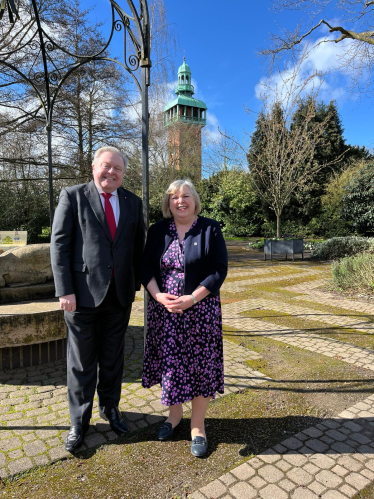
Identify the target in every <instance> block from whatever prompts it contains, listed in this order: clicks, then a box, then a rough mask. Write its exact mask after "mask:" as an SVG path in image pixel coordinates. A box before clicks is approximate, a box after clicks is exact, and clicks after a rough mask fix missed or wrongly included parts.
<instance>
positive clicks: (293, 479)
mask: <svg viewBox="0 0 374 499" xmlns="http://www.w3.org/2000/svg"><path fill="white" fill-rule="evenodd" d="M373 426H374V395H371V396H370V397H368V398H367V399H366V400H365V401H364V402H359V403H357V404H355V405H354V406H353V407H350V408H349V410H346V411H344V412H342V413H341V414H339V415H338V417H337V418H336V419H326V420H324V421H323V423H321V424H317V425H316V426H312V427H310V428H307V429H306V430H303V431H301V432H300V433H297V434H296V435H294V436H293V437H291V438H287V440H284V441H283V442H281V443H280V444H278V445H275V446H274V447H272V448H270V449H267V450H266V451H264V452H262V453H261V454H259V455H257V456H256V457H255V458H252V459H249V460H248V461H247V462H246V463H244V464H242V465H240V466H238V467H236V468H234V469H232V470H231V471H230V472H228V473H225V474H224V475H222V476H220V477H219V478H218V479H216V480H214V481H213V482H211V483H209V484H208V485H206V486H205V487H202V488H201V489H200V490H199V491H196V492H194V493H193V494H190V495H189V496H188V497H189V498H190V499H218V498H224V499H229V498H235V499H252V498H253V499H260V498H261V499H288V498H292V499H319V498H322V499H346V498H348V497H353V496H354V495H355V494H356V493H357V492H358V491H359V490H361V489H363V488H364V487H365V486H366V485H368V484H369V483H370V482H371V481H373V480H374V446H373V445H372V444H373V437H374V428H373Z"/></svg>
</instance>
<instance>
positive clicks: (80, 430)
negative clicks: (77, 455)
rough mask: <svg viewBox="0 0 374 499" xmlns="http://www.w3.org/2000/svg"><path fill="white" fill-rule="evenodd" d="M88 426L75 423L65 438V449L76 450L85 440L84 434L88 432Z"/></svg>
mask: <svg viewBox="0 0 374 499" xmlns="http://www.w3.org/2000/svg"><path fill="white" fill-rule="evenodd" d="M88 426H89V425H86V426H84V427H82V425H80V424H78V425H73V426H71V428H70V430H69V433H68V434H67V437H66V439H65V449H66V450H67V451H69V452H74V451H75V450H76V449H78V448H79V447H80V446H81V445H82V444H83V440H84V436H85V434H86V433H87V430H88Z"/></svg>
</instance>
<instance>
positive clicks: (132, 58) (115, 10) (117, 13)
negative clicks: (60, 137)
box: [0, 0, 151, 227]
mask: <svg viewBox="0 0 374 499" xmlns="http://www.w3.org/2000/svg"><path fill="white" fill-rule="evenodd" d="M109 1H110V4H111V11H112V25H111V31H110V34H109V37H108V39H107V41H106V42H105V44H104V46H103V47H102V48H101V49H100V50H99V51H98V52H97V53H95V54H84V55H80V54H75V53H72V52H70V51H69V50H67V49H66V48H64V47H62V46H61V45H60V44H58V43H57V42H56V41H55V40H54V39H53V38H52V36H51V35H50V34H48V33H47V32H46V30H45V29H44V28H43V26H42V23H41V20H40V12H39V9H38V5H37V2H36V0H31V6H32V9H33V15H34V19H35V26H36V27H35V28H34V30H33V31H32V32H31V29H30V33H28V39H27V40H26V41H25V43H24V44H23V45H22V46H20V47H17V49H16V50H13V51H9V52H0V64H2V65H4V66H6V67H8V68H9V69H11V70H12V71H14V72H15V73H16V74H17V75H18V76H19V77H21V79H22V80H23V81H24V82H26V83H27V84H28V85H29V86H30V87H31V88H32V89H33V90H34V92H35V94H36V96H37V97H38V99H39V101H40V104H41V106H42V109H43V111H44V116H45V124H46V132H47V139H48V184H49V212H50V224H51V227H52V222H53V213H54V202H53V199H54V198H53V166H52V124H53V120H52V116H53V106H54V103H55V101H56V98H57V95H58V93H59V91H60V89H61V87H62V86H63V84H64V82H65V81H66V79H67V78H68V77H69V76H70V75H71V74H72V73H73V72H74V71H75V70H76V69H78V68H80V67H81V66H83V65H85V64H87V63H90V62H92V61H108V62H113V63H116V64H119V65H120V66H121V67H122V68H123V69H124V70H126V71H127V72H128V73H129V74H130V75H131V76H132V78H133V79H134V81H135V84H136V86H137V88H138V89H139V91H140V93H141V102H142V177H143V210H144V220H145V224H146V227H148V222H149V220H148V211H149V209H148V206H149V153H148V129H149V112H148V87H149V85H150V68H151V60H150V52H151V44H150V21H149V13H148V5H147V0H139V3H140V12H138V11H137V9H136V7H135V5H134V2H133V0H126V2H127V4H128V7H129V8H130V11H131V15H129V14H127V13H126V12H125V11H124V10H123V9H122V7H121V6H120V5H119V4H118V3H117V2H116V1H114V0H109ZM6 9H7V10H8V16H9V22H10V23H11V24H14V23H15V22H16V20H17V19H19V14H18V11H17V7H16V4H15V2H14V0H0V19H1V18H2V17H3V15H4V13H5V10H6ZM131 22H132V23H133V24H134V25H135V28H136V33H137V34H135V33H134V31H133V30H132V27H131ZM122 30H123V34H124V36H123V62H121V61H118V60H116V59H113V58H111V57H107V56H105V55H103V54H104V53H105V51H106V50H107V49H108V47H109V46H110V44H111V41H112V39H113V35H114V33H115V32H116V31H117V32H119V31H122ZM127 34H128V35H129V37H130V40H131V42H132V45H133V47H134V50H135V53H134V54H130V55H127V39H126V36H127ZM28 49H29V50H31V51H36V50H38V53H37V55H36V57H35V61H36V59H37V57H39V56H40V55H41V57H42V62H43V71H42V72H36V73H33V72H32V70H33V65H31V67H30V68H29V73H28V74H25V73H24V72H22V70H21V69H19V68H18V67H17V66H16V65H15V64H13V63H11V62H8V61H7V59H8V58H9V57H10V56H11V55H12V54H14V53H16V52H19V51H20V50H28ZM56 49H58V50H60V51H61V52H63V53H65V54H66V55H68V56H69V57H72V58H73V59H74V60H75V61H76V62H75V63H72V64H70V66H68V68H58V67H57V66H56V64H55V61H54V60H53V51H54V50H56ZM35 61H34V63H35ZM139 67H140V72H141V78H140V80H141V81H140V82H139V80H138V78H137V76H136V74H135V72H136V71H137V70H138V69H139Z"/></svg>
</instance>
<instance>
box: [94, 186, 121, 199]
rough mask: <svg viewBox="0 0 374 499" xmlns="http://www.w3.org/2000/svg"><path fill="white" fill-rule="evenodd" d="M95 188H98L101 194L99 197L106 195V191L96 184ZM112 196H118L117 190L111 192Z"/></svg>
mask: <svg viewBox="0 0 374 499" xmlns="http://www.w3.org/2000/svg"><path fill="white" fill-rule="evenodd" d="M95 187H96V189H97V192H98V193H99V195H100V194H104V191H103V190H102V189H100V187H98V186H97V185H96V184H95ZM111 195H112V196H118V193H117V189H116V190H115V191H113V192H111Z"/></svg>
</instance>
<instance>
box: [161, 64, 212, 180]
mask: <svg viewBox="0 0 374 499" xmlns="http://www.w3.org/2000/svg"><path fill="white" fill-rule="evenodd" d="M175 93H176V94H177V98H176V99H174V100H173V101H172V102H169V104H167V106H166V107H165V109H164V116H165V126H166V127H168V162H169V166H173V167H174V168H175V169H176V170H182V171H183V173H187V174H188V175H189V176H191V177H193V178H195V179H198V180H200V179H201V129H202V128H203V127H204V126H205V125H206V111H207V109H208V108H207V107H206V104H205V103H204V102H203V101H201V100H198V99H194V98H193V97H192V96H193V94H194V87H193V85H192V84H191V69H190V67H189V66H188V64H186V58H185V57H184V58H183V64H182V65H181V66H180V67H179V69H178V85H177V87H176V89H175Z"/></svg>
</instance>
